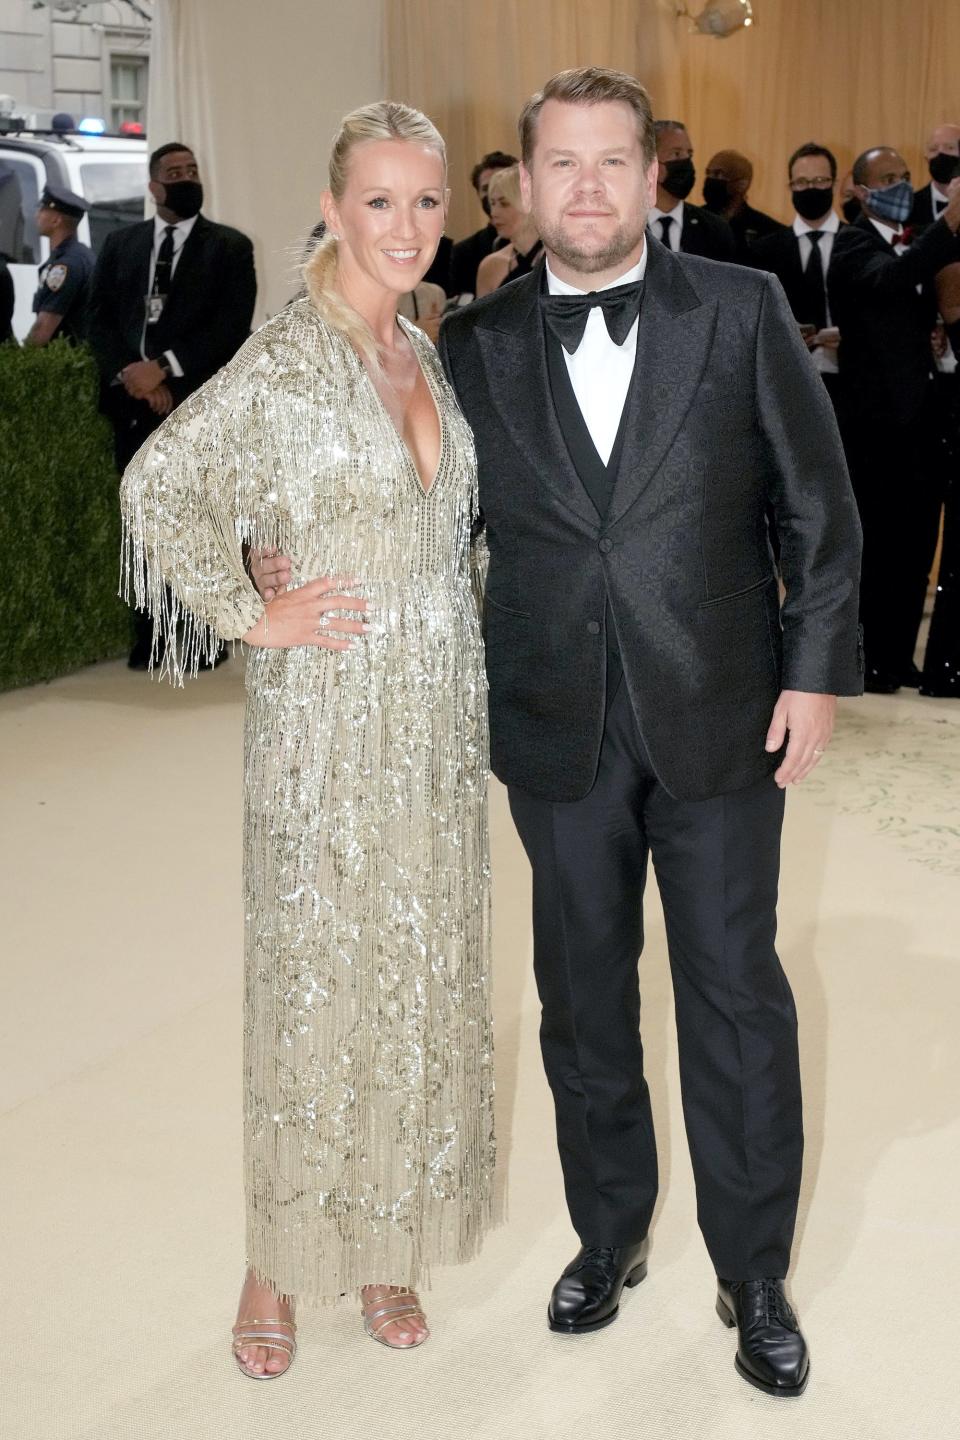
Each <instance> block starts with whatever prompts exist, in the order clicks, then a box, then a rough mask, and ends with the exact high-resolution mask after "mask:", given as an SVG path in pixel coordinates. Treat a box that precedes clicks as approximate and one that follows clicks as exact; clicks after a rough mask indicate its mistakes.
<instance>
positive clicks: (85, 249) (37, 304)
mask: <svg viewBox="0 0 960 1440" xmlns="http://www.w3.org/2000/svg"><path fill="white" fill-rule="evenodd" d="M89 209H90V206H89V204H88V203H87V201H86V200H84V198H83V196H82V195H75V194H74V193H73V191H72V190H66V189H64V188H63V187H62V186H60V185H46V186H45V187H44V191H43V194H42V195H41V197H40V203H39V205H38V206H37V229H38V230H39V231H40V234H41V235H45V236H46V237H47V239H48V240H49V241H50V258H49V259H48V260H47V261H46V262H45V263H44V264H43V265H41V266H40V271H39V279H40V284H39V286H38V288H37V293H36V294H35V295H34V297H33V313H34V315H35V316H36V317H37V318H36V319H35V320H34V322H33V325H32V326H31V329H30V333H29V335H28V336H27V338H26V341H25V344H27V345H49V343H50V341H51V340H52V339H53V338H54V337H55V336H60V337H62V338H63V339H64V340H71V341H73V342H76V341H78V340H83V339H84V338H85V336H86V329H87V324H86V321H87V301H88V299H89V295H90V280H91V278H92V276H93V268H94V264H95V260H94V254H93V251H92V250H91V249H90V247H89V245H84V244H82V243H81V242H80V241H79V240H78V239H77V226H78V225H79V223H80V221H81V220H82V219H83V216H84V214H85V213H86V211H87V210H89Z"/></svg>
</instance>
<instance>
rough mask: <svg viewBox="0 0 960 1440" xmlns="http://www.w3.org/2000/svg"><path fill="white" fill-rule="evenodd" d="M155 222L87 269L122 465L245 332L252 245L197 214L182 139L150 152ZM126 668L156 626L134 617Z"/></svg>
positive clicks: (141, 660) (252, 295) (124, 234)
mask: <svg viewBox="0 0 960 1440" xmlns="http://www.w3.org/2000/svg"><path fill="white" fill-rule="evenodd" d="M150 194H151V195H152V197H153V199H154V201H155V202H156V206H157V214H156V217H155V218H154V219H153V220H145V221H143V222H141V223H140V224H137V225H128V226H125V227H124V228H123V229H121V230H116V231H114V232H113V233H112V234H111V235H108V236H107V238H106V240H105V242H104V245H103V248H102V250H101V252H100V256H99V259H98V261H97V266H96V270H95V271H94V276H93V282H92V288H91V297H90V311H89V335H90V343H91V345H92V347H93V350H94V353H95V355H96V357H97V362H98V365H99V367H100V376H101V408H102V409H103V411H104V413H105V414H106V415H108V416H109V418H110V420H111V422H112V424H113V427H114V451H115V456H116V462H117V468H118V470H120V471H123V470H124V469H125V468H126V466H127V464H128V463H129V461H130V460H131V459H132V457H133V456H134V455H135V454H136V452H137V450H139V448H140V446H141V445H142V444H143V442H144V440H145V439H146V438H147V436H148V435H150V434H151V433H152V431H154V430H155V429H156V428H157V426H158V425H159V424H160V423H161V421H162V420H163V418H164V416H166V415H168V414H169V412H170V411H171V410H172V409H173V408H174V406H176V405H179V404H180V402H181V401H182V400H184V399H185V398H186V396H187V395H190V394H192V393H193V391H194V390H197V389H199V387H200V386H201V385H202V384H203V383H204V382H205V381H206V380H209V378H210V377H211V375H214V374H215V373H216V371H217V370H219V369H220V367H221V366H222V365H225V364H226V363H227V361H228V360H230V359H231V358H232V357H233V355H234V354H235V353H236V351H237V350H238V349H239V348H240V346H241V345H242V344H243V342H244V340H245V339H246V338H247V336H248V335H249V334H250V323H251V321H252V319H253V307H254V303H255V301H256V295H257V281H256V274H255V272H254V264H253V246H252V245H251V243H250V241H249V240H248V239H247V237H246V235H242V234H241V233H240V231H239V230H233V229H231V228H230V227H229V226H227V225H217V224H214V222H213V221H211V220H207V219H206V217H205V216H203V215H202V214H201V213H200V209H201V206H202V204H203V186H202V185H201V183H200V175H199V171H198V167H197V162H196V159H195V157H194V155H193V152H192V151H191V150H190V149H188V147H187V146H186V145H182V144H179V143H176V144H171V145H162V146H161V147H160V149H159V150H155V151H154V152H153V154H152V155H151V157H150ZM135 624H136V639H135V643H134V646H133V650H132V651H131V654H130V660H129V664H130V667H131V669H146V668H147V664H148V661H149V655H150V645H151V637H152V629H153V622H152V621H151V620H149V619H147V618H146V617H145V616H142V615H140V614H138V615H137V616H136V617H135Z"/></svg>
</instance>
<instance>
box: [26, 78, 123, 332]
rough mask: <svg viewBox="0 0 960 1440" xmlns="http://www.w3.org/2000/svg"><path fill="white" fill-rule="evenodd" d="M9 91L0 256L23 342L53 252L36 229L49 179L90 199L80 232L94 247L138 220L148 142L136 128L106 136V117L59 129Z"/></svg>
mask: <svg viewBox="0 0 960 1440" xmlns="http://www.w3.org/2000/svg"><path fill="white" fill-rule="evenodd" d="M16 109H17V107H16V105H15V104H14V102H13V101H12V100H11V98H10V97H9V96H5V95H2V96H0V255H2V256H3V258H4V259H5V260H6V262H7V265H8V266H9V269H10V274H11V275H12V277H13V284H14V291H15V295H16V308H15V310H14V315H13V331H14V334H15V335H16V336H17V338H18V339H19V340H22V339H23V337H24V336H25V335H26V333H27V331H28V330H29V329H30V326H31V325H32V323H33V312H32V308H31V307H32V304H33V296H34V293H35V292H36V289H37V267H38V266H39V265H41V264H42V263H43V262H44V260H46V258H47V256H48V255H49V253H50V245H49V242H48V241H47V240H46V239H44V238H43V237H42V236H40V235H38V234H37V221H36V210H37V202H38V200H39V199H40V196H41V194H42V192H43V187H44V185H46V184H47V183H48V182H50V181H52V182H53V184H54V185H65V186H66V187H67V189H68V190H73V191H74V192H75V193H76V194H77V195H82V196H83V197H84V199H85V200H87V201H89V203H90V210H89V212H88V214H86V215H85V216H84V217H83V219H82V220H81V221H80V226H79V228H78V230H77V238H78V239H79V240H82V241H83V243H84V244H85V245H90V246H92V247H93V250H94V251H95V252H99V250H100V246H101V245H102V244H103V241H104V237H105V236H107V235H109V233H110V231H111V230H117V229H119V227H120V226H122V225H130V224H132V223H133V222H134V221H137V220H142V219H143V216H144V201H145V199H146V195H147V179H148V176H147V159H148V154H147V142H146V138H145V137H144V136H143V134H142V132H141V133H139V134H138V133H136V132H137V131H138V130H139V129H140V127H132V126H126V127H124V129H125V132H126V133H124V134H121V135H107V134H106V133H104V132H105V127H104V124H103V121H101V120H96V119H91V118H87V119H83V120H81V121H80V122H79V124H78V125H77V126H76V128H71V129H66V128H61V123H60V122H62V121H63V120H65V119H66V118H68V117H61V116H57V117H56V118H57V121H58V125H57V128H54V127H53V124H52V120H51V123H49V124H42V123H40V117H38V116H37V115H18V114H17V113H16Z"/></svg>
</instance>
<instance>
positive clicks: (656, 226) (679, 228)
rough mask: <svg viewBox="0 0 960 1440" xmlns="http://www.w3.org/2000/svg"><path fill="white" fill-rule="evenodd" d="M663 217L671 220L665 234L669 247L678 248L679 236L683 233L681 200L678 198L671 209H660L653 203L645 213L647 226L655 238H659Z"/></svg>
mask: <svg viewBox="0 0 960 1440" xmlns="http://www.w3.org/2000/svg"><path fill="white" fill-rule="evenodd" d="M663 219H667V220H672V221H673V224H672V225H671V226H670V228H669V230H668V232H667V234H668V236H669V240H670V249H671V250H679V249H680V236H681V235H682V234H683V201H682V200H678V201H677V203H676V205H675V207H674V208H673V209H672V210H660V209H658V207H657V206H656V205H654V206H653V207H652V208H651V210H650V212H649V214H648V215H647V228H648V230H651V231H652V232H653V234H654V235H655V236H656V237H657V239H658V240H659V239H661V234H660V223H659V222H660V221H661V220H663Z"/></svg>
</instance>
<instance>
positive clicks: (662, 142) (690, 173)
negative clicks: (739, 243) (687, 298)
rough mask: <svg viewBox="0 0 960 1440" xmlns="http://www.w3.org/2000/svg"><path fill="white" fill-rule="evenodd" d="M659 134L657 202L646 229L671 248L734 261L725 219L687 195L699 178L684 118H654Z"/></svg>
mask: <svg viewBox="0 0 960 1440" xmlns="http://www.w3.org/2000/svg"><path fill="white" fill-rule="evenodd" d="M654 129H655V130H656V134H657V160H658V162H659V169H658V171H657V203H656V205H653V206H651V208H650V212H649V214H648V216H647V229H648V230H649V231H650V233H651V234H652V235H654V236H656V238H657V239H658V240H662V241H663V243H664V245H666V246H667V247H668V248H669V249H671V250H682V251H683V252H684V254H685V255H705V256H706V258H707V259H708V260H733V259H734V258H735V254H736V246H735V244H734V239H733V231H732V230H731V229H730V226H729V225H728V224H727V222H726V220H724V219H722V218H721V217H720V216H719V215H713V214H711V212H710V211H709V210H704V209H703V208H702V207H701V206H699V205H691V204H690V202H689V200H688V199H687V196H688V195H689V194H690V192H691V190H692V189H693V187H694V185H695V184H696V180H697V172H696V169H695V168H694V164H693V146H692V145H691V143H690V136H689V135H688V134H687V127H686V126H685V125H684V123H683V121H682V120H655V121H654Z"/></svg>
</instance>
